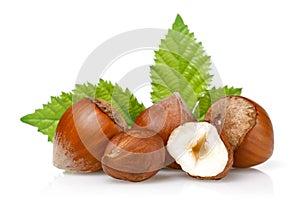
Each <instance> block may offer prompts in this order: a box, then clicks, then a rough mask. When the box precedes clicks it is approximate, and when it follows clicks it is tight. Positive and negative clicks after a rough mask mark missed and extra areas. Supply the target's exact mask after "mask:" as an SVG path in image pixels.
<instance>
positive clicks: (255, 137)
mask: <svg viewBox="0 0 300 200" xmlns="http://www.w3.org/2000/svg"><path fill="white" fill-rule="evenodd" d="M234 99H239V100H242V101H245V102H247V104H249V105H250V106H248V107H251V109H252V110H254V113H249V114H248V117H250V118H251V120H249V121H247V120H245V121H242V120H241V121H239V122H236V121H234V120H231V118H230V114H234V112H235V111H233V110H232V111H230V110H226V108H225V104H224V103H223V104H224V107H223V109H224V110H216V108H218V109H220V105H218V104H222V101H224V100H225V101H228V102H229V103H230V101H234ZM235 109H237V111H238V110H239V109H247V108H245V106H244V107H243V106H241V107H238V106H236V107H235ZM226 113H227V114H226ZM205 119H206V120H208V121H211V122H212V123H213V124H215V125H216V126H217V129H218V131H219V133H221V134H224V135H226V136H227V137H228V138H233V139H234V138H235V141H231V144H235V145H232V148H233V151H234V163H233V167H237V168H246V167H251V166H255V165H258V164H260V163H263V162H265V161H266V160H268V159H269V158H270V157H271V155H272V153H273V149H274V134H273V127H272V123H271V120H270V118H269V116H268V114H267V112H266V111H265V110H264V109H263V108H262V107H261V106H260V105H259V104H257V103H256V102H254V101H252V100H250V99H248V98H246V97H242V96H235V95H231V96H226V97H223V98H221V99H219V100H217V101H216V102H215V103H214V104H212V106H211V107H210V108H209V109H208V111H207V113H206V116H205ZM216 121H219V122H220V121H221V123H215V122H216ZM224 123H227V124H224ZM229 124H232V126H238V127H242V126H244V125H247V124H248V125H249V124H250V127H249V128H248V129H247V131H245V133H243V134H242V136H238V137H237V136H233V135H232V132H231V131H230V127H231V126H228V125H229ZM242 130H243V129H242V128H241V131H242ZM229 140H230V139H229ZM236 141H238V142H236Z"/></svg>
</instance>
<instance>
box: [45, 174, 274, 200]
mask: <svg viewBox="0 0 300 200" xmlns="http://www.w3.org/2000/svg"><path fill="white" fill-rule="evenodd" d="M199 192H201V196H202V197H203V196H210V197H214V196H215V197H216V196H223V197H224V195H228V196H231V197H232V195H247V196H248V195H261V194H266V195H270V194H273V192H274V191H273V183H272V179H271V178H270V177H269V176H268V175H267V174H265V173H264V172H262V171H260V170H258V169H255V168H248V169H232V170H231V172H230V173H229V174H228V175H227V176H226V177H225V178H223V179H222V180H217V181H204V180H198V179H194V178H191V177H189V176H187V175H186V174H185V173H183V172H182V171H179V170H173V169H164V170H161V171H160V172H159V173H158V174H157V175H156V176H154V177H152V178H151V179H149V180H147V181H144V182H140V183H131V182H125V181H120V180H116V179H112V178H111V177H108V176H107V175H105V174H104V173H103V172H97V173H91V174H70V173H66V172H64V173H60V174H58V175H57V176H56V177H55V178H54V180H53V181H52V182H51V183H49V185H48V187H46V188H45V189H44V190H43V191H41V193H42V194H43V196H44V195H45V194H46V195H47V196H48V197H51V196H52V197H54V196H60V197H64V196H65V197H68V196H70V195H71V196H76V197H78V199H79V198H80V197H83V196H86V195H88V196H99V195H100V196H99V197H103V196H110V195H111V194H114V196H115V197H126V196H128V197H132V195H133V194H134V196H135V197H136V199H140V196H139V195H138V194H141V195H143V199H148V197H149V199H150V197H152V198H153V196H157V197H162V196H168V197H170V196H174V197H177V198H179V197H182V198H183V197H186V195H190V194H196V193H198V194H199ZM144 197H145V198H144ZM131 199H132V198H131ZM134 199H135V198H134Z"/></svg>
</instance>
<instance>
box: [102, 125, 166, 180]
mask: <svg viewBox="0 0 300 200" xmlns="http://www.w3.org/2000/svg"><path fill="white" fill-rule="evenodd" d="M164 160H165V150H164V143H163V140H162V138H161V137H160V136H158V135H157V134H155V133H153V132H152V131H149V130H145V129H130V130H128V131H126V132H123V133H121V134H119V135H117V136H115V137H113V138H112V140H111V142H110V143H109V144H108V145H107V147H106V149H105V153H104V156H103V158H102V166H103V171H104V172H105V173H106V174H108V175H109V176H111V177H113V178H116V179H121V180H126V181H132V182H138V181H143V180H146V179H149V178H150V177H152V176H154V175H155V174H156V173H157V172H158V171H159V170H160V169H161V168H162V167H163V166H164Z"/></svg>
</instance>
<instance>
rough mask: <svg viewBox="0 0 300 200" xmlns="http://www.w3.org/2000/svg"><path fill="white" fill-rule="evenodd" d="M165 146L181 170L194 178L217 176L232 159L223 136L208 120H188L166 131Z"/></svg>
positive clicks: (230, 150)
mask: <svg viewBox="0 0 300 200" xmlns="http://www.w3.org/2000/svg"><path fill="white" fill-rule="evenodd" d="M167 149H168V151H169V153H170V154H171V156H172V157H173V158H174V159H175V160H176V162H177V163H178V164H179V165H180V166H181V168H182V170H184V171H185V172H187V173H188V174H189V175H190V176H192V177H195V178H198V179H220V178H223V177H224V176H226V174H227V173H228V172H229V170H230V168H231V166H232V163H233V153H232V149H231V147H230V145H229V143H228V142H227V140H226V137H225V136H223V135H222V136H221V137H220V136H219V134H218V132H217V129H216V128H215V126H213V125H211V124H210V123H208V122H188V123H185V124H183V125H181V126H179V127H177V128H176V129H175V130H174V131H173V132H172V133H171V135H170V137H169V140H168V144H167Z"/></svg>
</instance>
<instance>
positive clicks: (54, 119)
mask: <svg viewBox="0 0 300 200" xmlns="http://www.w3.org/2000/svg"><path fill="white" fill-rule="evenodd" d="M71 105H72V94H71V93H64V92H63V93H62V94H61V95H60V96H58V97H51V101H50V102H49V103H48V104H44V105H43V108H42V109H37V110H35V112H34V113H32V114H29V115H25V116H24V117H22V118H21V121H22V122H24V123H27V124H30V125H32V126H36V127H37V128H38V131H39V132H41V133H43V134H45V135H47V136H48V141H53V138H54V133H55V130H56V126H57V124H58V122H59V119H60V118H61V116H62V115H63V113H64V112H65V110H66V109H67V108H68V107H69V106H71Z"/></svg>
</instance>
